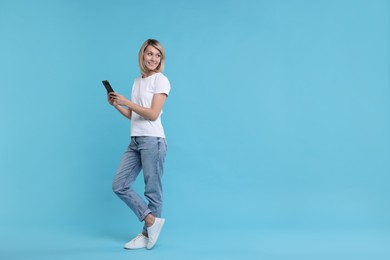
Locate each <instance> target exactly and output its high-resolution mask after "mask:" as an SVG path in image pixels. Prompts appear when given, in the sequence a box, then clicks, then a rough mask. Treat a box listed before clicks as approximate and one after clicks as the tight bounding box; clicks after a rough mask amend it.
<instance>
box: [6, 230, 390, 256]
mask: <svg viewBox="0 0 390 260" xmlns="http://www.w3.org/2000/svg"><path fill="white" fill-rule="evenodd" d="M4 231H5V232H4ZM246 231H247V232H246V233H243V232H242V231H240V230H228V229H226V230H220V231H214V233H212V234H211V233H205V232H204V231H200V230H198V232H197V231H196V230H191V232H187V231H186V230H185V229H183V230H171V229H170V228H169V227H166V228H164V231H163V233H162V234H161V236H160V240H159V242H158V244H157V245H156V246H155V248H154V249H153V250H143V249H141V250H125V249H123V248H122V245H123V244H124V243H125V242H126V241H127V240H129V239H130V238H131V237H132V236H135V235H136V233H134V234H131V233H130V234H129V233H128V232H127V231H125V230H123V231H120V230H100V231H91V230H89V231H86V230H84V231H78V230H72V229H71V228H70V229H66V228H65V229H60V228H58V229H47V228H46V229H42V228H40V229H38V228H29V229H25V230H20V229H19V230H17V231H15V229H13V228H9V227H8V228H6V229H5V230H3V232H1V233H0V239H1V244H2V245H1V248H0V259H1V260H22V259H28V260H34V259H39V260H46V259H59V260H61V259H69V260H70V259H72V260H78V259H83V260H84V259H94V260H99V259H118V260H120V259H137V260H142V259H172V260H174V259H184V260H191V259H264V260H288V259H299V260H306V259H308V260H309V259H310V260H313V259H315V260H322V259H324V260H325V259H326V260H336V259H343V260H350V259H351V260H352V259H353V260H363V259H367V260H381V259H383V260H386V259H390V247H389V245H390V233H389V232H384V231H379V230H366V231H324V230H322V231H315V230H308V231H302V230H300V231H299V230H295V231H294V230H291V229H290V230H277V229H263V230H253V231H252V230H246Z"/></svg>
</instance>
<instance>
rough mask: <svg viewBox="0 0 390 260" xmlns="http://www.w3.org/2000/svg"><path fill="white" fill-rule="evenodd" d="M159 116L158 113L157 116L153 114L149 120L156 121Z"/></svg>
mask: <svg viewBox="0 0 390 260" xmlns="http://www.w3.org/2000/svg"><path fill="white" fill-rule="evenodd" d="M157 118H158V115H157V116H155V115H152V116H150V117H149V120H150V121H156V120H157Z"/></svg>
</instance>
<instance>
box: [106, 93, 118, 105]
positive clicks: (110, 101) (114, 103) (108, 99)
mask: <svg viewBox="0 0 390 260" xmlns="http://www.w3.org/2000/svg"><path fill="white" fill-rule="evenodd" d="M107 101H108V103H109V104H110V105H111V106H114V107H116V106H117V105H118V104H117V103H116V102H115V101H114V98H113V97H112V96H111V95H110V94H109V93H108V94H107Z"/></svg>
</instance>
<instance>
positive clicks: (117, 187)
mask: <svg viewBox="0 0 390 260" xmlns="http://www.w3.org/2000/svg"><path fill="white" fill-rule="evenodd" d="M112 191H113V192H114V193H115V194H116V195H120V194H123V191H124V189H123V186H122V185H120V183H118V182H115V181H114V182H113V183H112Z"/></svg>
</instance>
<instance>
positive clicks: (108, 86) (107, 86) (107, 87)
mask: <svg viewBox="0 0 390 260" xmlns="http://www.w3.org/2000/svg"><path fill="white" fill-rule="evenodd" d="M102 82H103V85H104V87H105V88H106V90H107V93H110V92H115V91H114V90H113V89H112V87H111V85H110V82H108V80H103V81H102Z"/></svg>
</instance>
